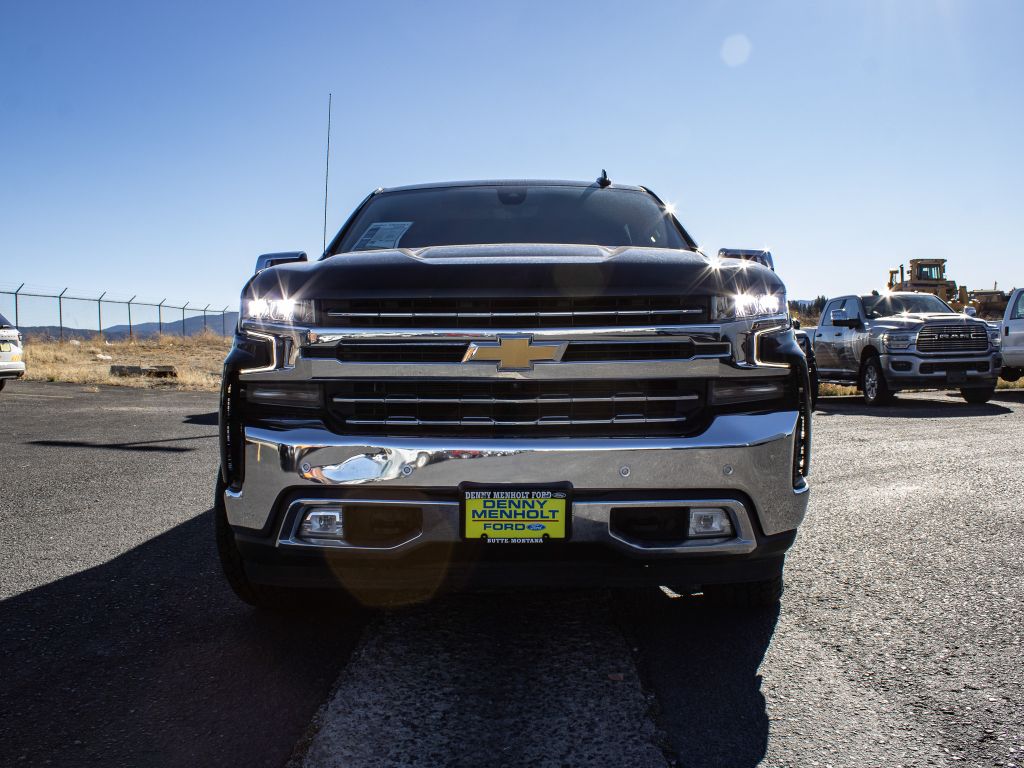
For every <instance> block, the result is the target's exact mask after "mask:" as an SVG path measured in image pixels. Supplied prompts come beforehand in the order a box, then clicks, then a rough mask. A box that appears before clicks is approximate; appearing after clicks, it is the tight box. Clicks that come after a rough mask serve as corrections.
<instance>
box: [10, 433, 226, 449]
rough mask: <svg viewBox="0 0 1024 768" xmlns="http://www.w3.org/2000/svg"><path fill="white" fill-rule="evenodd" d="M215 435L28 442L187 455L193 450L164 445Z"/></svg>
mask: <svg viewBox="0 0 1024 768" xmlns="http://www.w3.org/2000/svg"><path fill="white" fill-rule="evenodd" d="M216 437H217V435H190V436H189V437H168V438H166V439H164V440H137V441H134V442H129V443H89V442H86V441H84V440H30V441H28V444H29V445H42V446H45V447H47V448H101V449H104V450H108V451H132V452H143V453H145V452H150V453H152V452H156V453H188V452H189V451H194V450H195V448H186V447H184V446H180V445H164V443H180V442H192V441H193V440H203V439H207V440H208V439H215V438H216Z"/></svg>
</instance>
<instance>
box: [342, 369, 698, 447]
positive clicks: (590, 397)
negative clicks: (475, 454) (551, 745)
mask: <svg viewBox="0 0 1024 768" xmlns="http://www.w3.org/2000/svg"><path fill="white" fill-rule="evenodd" d="M706 386H707V385H706V383H705V382H703V381H686V380H679V379H651V380H638V381H621V380H620V381H614V380H612V381H608V380H601V379H588V380H577V381H546V380H525V381H520V380H504V379H498V380H491V379H483V380H455V381H438V380H436V379H419V380H417V379H393V380H392V379H385V380H366V379H350V380H340V381H334V382H331V383H329V384H328V385H327V387H328V390H327V398H328V400H327V402H328V404H329V411H330V414H331V417H332V418H334V419H336V420H338V421H339V422H342V423H343V428H344V429H345V430H348V431H354V432H356V433H371V434H381V433H385V432H386V433H394V434H406V435H417V436H441V435H444V436H480V437H498V436H501V437H506V436H510V435H513V434H515V435H524V436H528V435H535V436H547V437H550V436H558V435H573V436H580V435H581V434H583V435H603V436H617V435H637V434H644V435H650V434H680V433H681V432H682V431H683V430H685V429H690V428H691V425H692V424H694V422H696V421H698V420H699V416H700V415H701V413H702V408H703V405H704V403H705V402H706ZM694 428H695V427H694Z"/></svg>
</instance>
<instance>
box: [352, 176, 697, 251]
mask: <svg viewBox="0 0 1024 768" xmlns="http://www.w3.org/2000/svg"><path fill="white" fill-rule="evenodd" d="M497 243H553V244H579V245H604V246H609V247H621V246H642V247H646V248H690V247H691V246H690V245H689V244H688V243H687V242H686V240H685V238H684V236H683V235H682V233H681V232H680V231H679V229H678V228H677V224H676V222H675V220H674V219H673V217H672V215H671V214H670V213H668V212H667V211H666V210H665V208H664V207H662V206H661V205H659V203H658V201H657V199H656V198H654V197H653V196H652V195H650V194H648V193H646V192H643V191H638V190H626V189H614V188H605V189H601V188H599V187H597V186H591V187H570V186H564V187H562V186H552V185H537V186H531V185H524V186H506V185H494V186H472V187H440V188H433V189H421V190H407V191H401V192H386V193H384V194H381V195H378V196H376V197H374V198H373V199H372V200H370V202H369V203H368V204H367V205H366V207H365V208H364V209H363V210H362V211H360V213H359V215H358V216H357V218H356V220H355V221H354V222H353V223H352V226H351V227H350V228H349V230H348V232H346V233H345V236H344V238H343V239H342V241H341V244H340V247H338V248H336V249H335V251H334V252H335V253H342V252H347V251H368V250H380V249H384V248H426V247H429V246H435V245H484V244H497Z"/></svg>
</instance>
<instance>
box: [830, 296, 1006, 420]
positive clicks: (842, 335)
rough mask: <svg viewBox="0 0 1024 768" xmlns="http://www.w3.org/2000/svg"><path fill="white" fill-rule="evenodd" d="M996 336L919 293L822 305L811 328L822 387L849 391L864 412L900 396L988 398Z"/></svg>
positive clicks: (996, 365)
mask: <svg viewBox="0 0 1024 768" xmlns="http://www.w3.org/2000/svg"><path fill="white" fill-rule="evenodd" d="M999 348H1000V340H999V333H998V331H997V330H995V329H993V328H990V327H989V325H988V324H987V323H985V322H984V321H982V320H978V319H975V318H973V317H970V316H968V315H964V314H960V313H957V312H955V311H954V310H953V309H952V308H950V306H949V305H948V304H946V303H945V302H944V301H942V300H941V299H939V298H938V297H937V296H933V295H931V294H927V293H903V292H900V293H884V294H879V293H877V292H876V293H873V294H871V295H870V296H840V297H839V298H837V299H832V300H831V301H829V302H828V303H827V304H826V305H825V308H824V311H823V312H822V315H821V324H820V325H819V326H818V327H817V328H815V329H814V360H815V365H816V368H817V372H818V377H819V379H820V380H821V381H823V382H830V383H836V384H846V385H853V386H856V387H857V388H859V389H860V390H861V391H862V392H863V393H864V401H865V402H866V403H867V404H868V405H880V404H883V403H886V402H888V401H889V400H890V399H891V397H892V395H893V394H894V393H895V392H897V391H899V390H901V389H959V390H960V393H961V395H962V396H963V398H964V399H965V400H966V401H967V402H969V403H984V402H987V401H988V400H989V398H991V397H992V394H993V392H994V391H995V386H996V379H997V378H998V375H999V369H1000V367H1001V365H1002V357H1001V355H1000V351H999Z"/></svg>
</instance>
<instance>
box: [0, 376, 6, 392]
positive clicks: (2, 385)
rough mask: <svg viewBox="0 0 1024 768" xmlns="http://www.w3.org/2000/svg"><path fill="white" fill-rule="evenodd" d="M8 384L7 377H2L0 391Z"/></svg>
mask: <svg viewBox="0 0 1024 768" xmlns="http://www.w3.org/2000/svg"><path fill="white" fill-rule="evenodd" d="M6 384H7V379H0V392H3V390H4V385H6Z"/></svg>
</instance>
